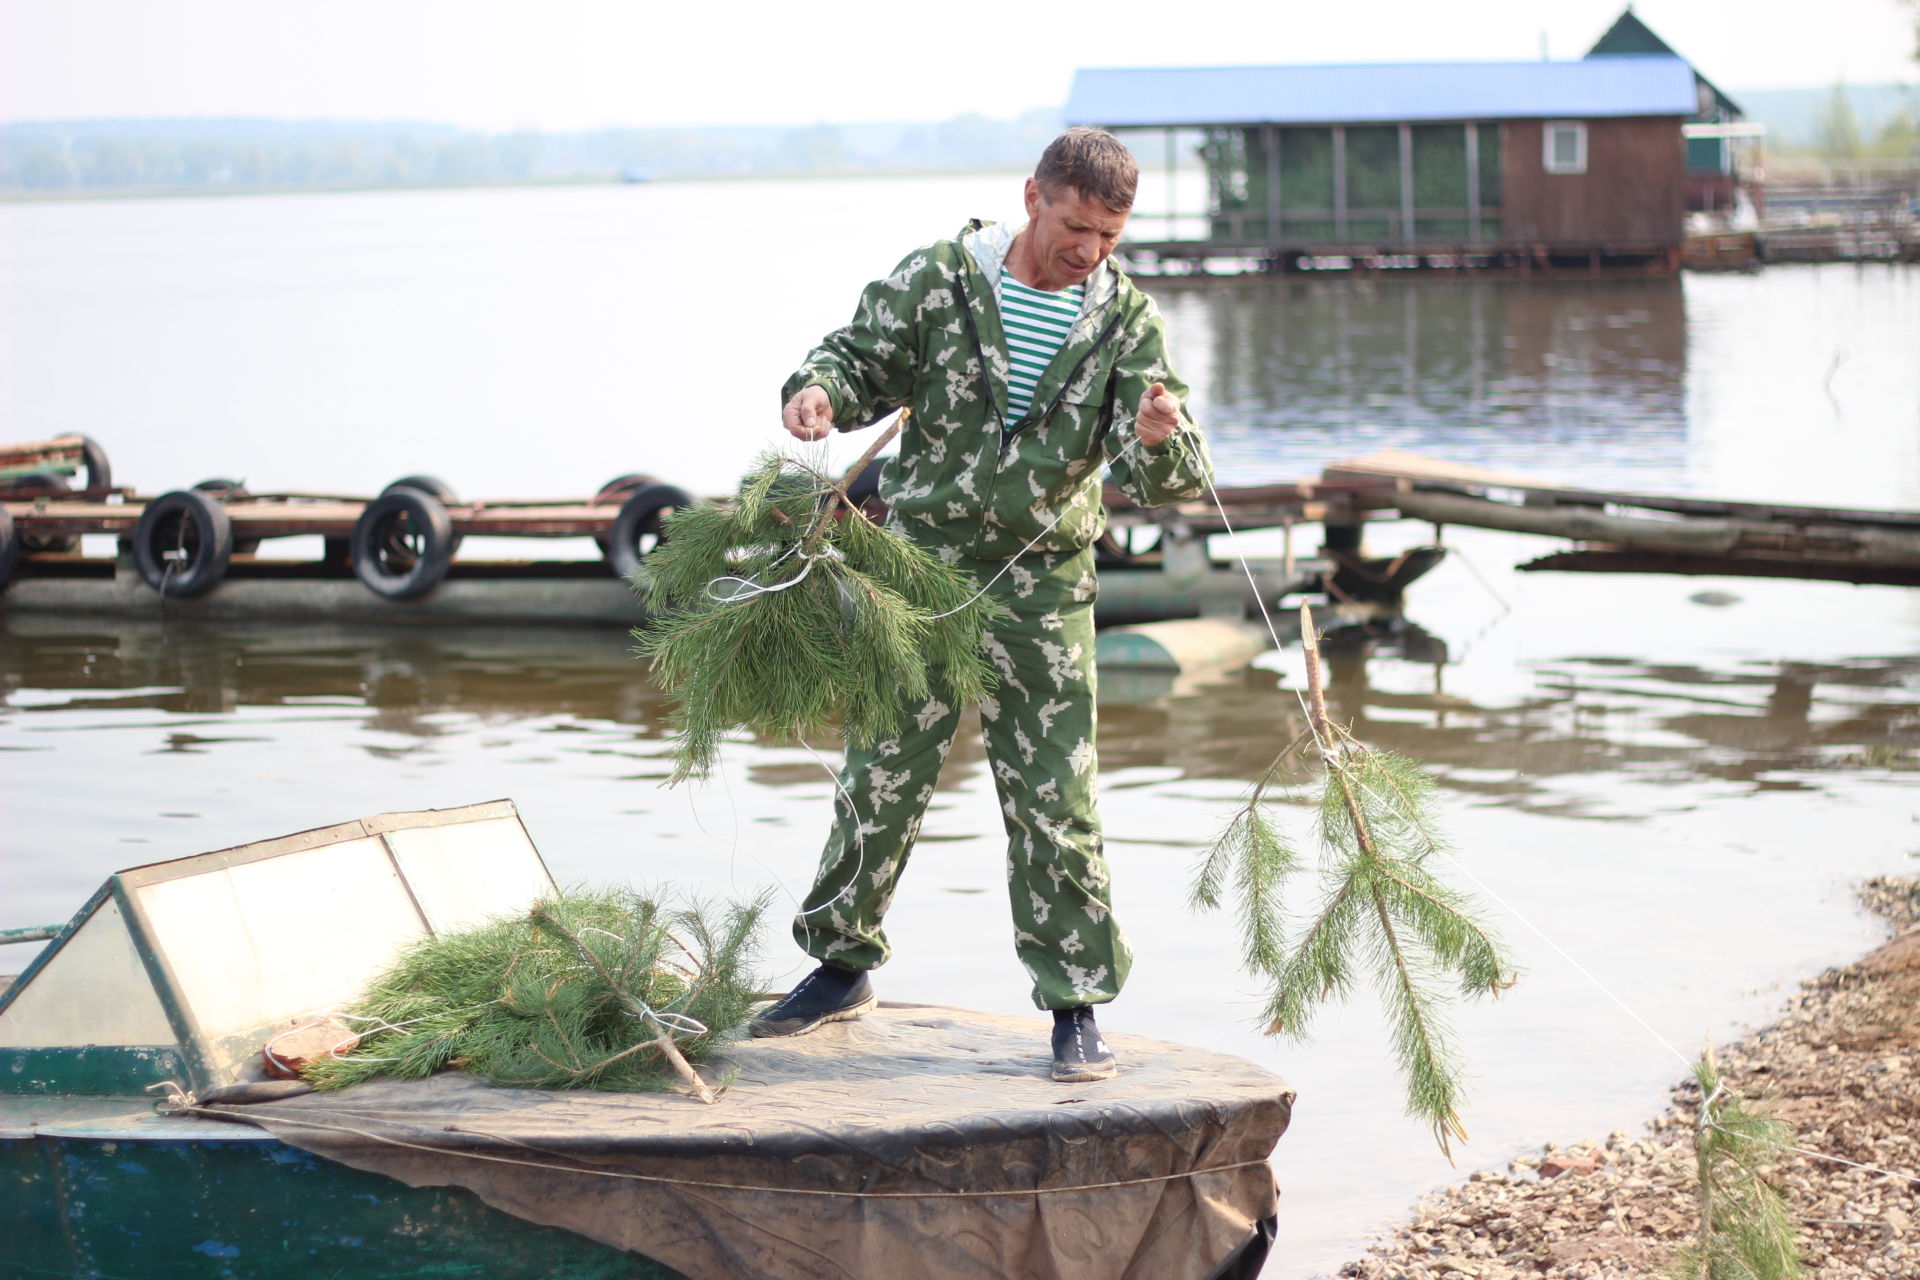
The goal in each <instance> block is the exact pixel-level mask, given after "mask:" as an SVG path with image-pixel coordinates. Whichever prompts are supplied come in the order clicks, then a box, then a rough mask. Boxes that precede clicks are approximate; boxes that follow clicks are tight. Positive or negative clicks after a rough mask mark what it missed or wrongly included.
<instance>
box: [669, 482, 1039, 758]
mask: <svg viewBox="0 0 1920 1280" xmlns="http://www.w3.org/2000/svg"><path fill="white" fill-rule="evenodd" d="M844 497H845V495H844V491H843V490H842V489H841V488H840V487H839V486H838V485H837V484H836V483H835V482H833V481H832V480H830V479H827V478H825V477H822V476H820V475H818V474H816V473H813V472H810V471H807V470H805V469H804V468H800V467H799V466H798V465H797V464H795V463H793V462H792V461H791V460H788V459H782V458H780V457H777V456H771V455H770V456H767V457H765V458H763V459H762V460H761V461H760V462H759V464H758V465H757V466H756V468H755V469H754V470H753V471H752V472H750V473H749V474H748V475H747V477H746V478H745V479H744V480H743V481H742V482H741V485H740V488H739V490H738V492H737V494H736V496H735V498H734V499H733V501H732V502H731V503H727V504H717V503H710V504H706V505H703V506H698V507H692V508H689V509H687V510H684V511H681V512H677V513H675V514H674V515H673V516H672V517H670V518H669V521H668V524H667V526H666V532H667V533H668V534H669V535H670V536H669V537H667V538H666V539H665V540H663V541H662V543H661V544H660V546H659V547H657V548H656V549H655V550H654V551H653V553H652V554H651V555H650V556H649V557H648V573H647V575H646V577H645V581H644V583H643V590H644V591H645V593H646V598H647V604H648V608H649V611H650V613H651V614H652V618H651V620H650V621H649V622H648V624H647V625H646V626H644V627H641V628H640V629H638V630H636V631H635V632H634V633H633V634H634V638H635V639H636V640H637V641H638V646H637V648H636V652H637V653H638V654H639V655H640V656H642V657H644V658H646V659H648V660H649V661H650V662H651V663H652V666H653V674H654V678H655V680H656V682H657V683H659V685H660V686H661V687H662V688H663V689H664V690H665V691H666V692H667V693H668V694H669V695H670V696H671V697H672V698H673V700H674V702H675V703H676V708H675V710H674V712H673V714H672V716H671V718H670V726H671V729H672V733H673V738H674V746H675V768H674V771H673V774H672V776H671V778H670V779H669V781H670V782H679V781H681V780H683V779H685V778H687V777H690V776H693V775H695V774H702V773H705V772H707V771H708V770H710V769H711V768H712V766H713V764H714V762H715V760H716V758H717V755H718V751H719V746H720V743H721V742H722V741H723V740H724V739H725V738H726V736H727V735H729V734H731V733H734V732H737V731H740V730H746V731H749V732H752V733H757V734H761V735H765V736H770V737H785V736H789V735H791V736H798V737H802V738H809V737H813V736H816V735H821V734H825V733H829V732H832V731H833V730H834V729H836V728H837V729H838V730H839V731H840V732H841V734H842V735H843V736H844V737H845V738H846V739H847V741H848V742H850V743H852V744H855V745H862V746H865V745H871V744H872V743H874V742H876V741H879V740H880V739H882V738H884V737H886V736H887V735H889V734H892V733H895V732H897V731H898V730H899V728H900V724H901V716H902V710H901V709H902V707H903V706H904V705H908V704H910V703H912V702H914V701H918V700H923V699H925V698H926V697H927V696H929V693H930V691H931V689H932V687H933V683H932V681H933V678H934V676H935V674H936V673H937V675H938V676H939V678H940V679H941V680H942V681H943V683H944V685H945V687H946V688H947V689H948V690H950V691H951V693H952V695H953V696H954V697H955V698H957V699H960V700H962V701H976V700H978V698H979V697H980V696H982V695H983V694H985V693H987V692H989V691H990V690H991V689H992V688H993V687H994V684H995V682H996V674H995V672H994V670H993V668H992V667H991V665H990V664H989V663H988V662H987V660H986V656H985V654H984V653H983V652H982V651H981V646H980V634H981V631H982V630H983V629H984V627H985V626H986V625H987V623H988V622H989V621H990V620H991V619H993V618H995V617H998V616H1001V615H1002V614H1003V613H1004V609H1003V608H1002V607H1001V606H1000V605H999V604H997V603H996V602H994V601H991V600H990V599H988V598H987V597H986V596H985V594H984V593H983V592H982V591H981V589H980V587H979V585H978V584H977V583H975V582H974V581H973V580H972V579H971V578H969V577H967V576H965V575H963V574H961V573H959V572H958V571H956V570H954V569H953V568H951V567H950V566H948V565H946V564H944V563H942V562H941V560H940V559H939V557H937V556H935V555H933V554H932V553H930V552H928V551H926V550H925V549H924V548H922V547H919V546H917V545H915V544H913V543H912V542H910V541H908V540H907V539H906V538H904V537H901V536H899V535H898V534H895V533H892V532H889V531H887V530H884V529H881V528H879V527H878V526H877V525H875V524H874V523H873V522H872V521H871V520H869V519H868V518H867V516H866V515H865V514H864V513H863V512H861V511H859V510H858V509H857V508H852V507H848V508H847V509H846V510H845V511H842V510H841V509H840V508H841V506H842V504H843V502H844Z"/></svg>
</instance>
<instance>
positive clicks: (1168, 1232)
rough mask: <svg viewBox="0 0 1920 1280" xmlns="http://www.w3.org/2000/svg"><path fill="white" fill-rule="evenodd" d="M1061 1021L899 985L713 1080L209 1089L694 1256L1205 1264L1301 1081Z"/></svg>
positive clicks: (617, 1234)
mask: <svg viewBox="0 0 1920 1280" xmlns="http://www.w3.org/2000/svg"><path fill="white" fill-rule="evenodd" d="M1048 1031H1049V1027H1048V1024H1046V1023H1044V1022H1041V1021H1038V1020H1035V1019H1032V1018H1010V1017H1001V1016H997V1015H991V1014H981V1013H973V1012H969V1011H965V1010H959V1009H948V1008H940V1007H934V1006H915V1005H882V1006H881V1008H880V1009H879V1010H878V1011H876V1012H875V1013H873V1014H871V1015H869V1016H868V1017H866V1018H864V1019H862V1020H860V1021H858V1022H846V1023H837V1024H831V1025H829V1026H826V1027H823V1028H821V1029H820V1030H818V1031H816V1032H814V1033H813V1034H811V1035H807V1036H800V1037H796V1038H793V1039H786V1040H759V1041H749V1042H746V1043H743V1044H740V1045H737V1046H734V1047H733V1048H732V1049H731V1050H730V1051H729V1053H728V1062H727V1064H726V1066H725V1067H723V1070H724V1069H727V1068H731V1069H733V1070H736V1071H737V1072H738V1074H737V1076H735V1077H734V1079H733V1081H732V1083H731V1085H730V1086H729V1087H728V1088H727V1089H726V1091H725V1092H724V1093H723V1094H722V1095H721V1097H720V1099H719V1101H718V1102H716V1103H713V1104H710V1105H709V1104H703V1103H700V1102H696V1101H694V1100H693V1099H691V1098H688V1097H686V1096H683V1095H680V1094H630V1093H628V1094H620V1093H594V1092H585V1091H543V1090H531V1089H499V1088H492V1087H489V1086H487V1085H485V1084H482V1083H480V1082H479V1081H477V1080H474V1079H472V1078H469V1077H467V1076H464V1075H462V1074H460V1073H458V1072H443V1073H441V1074H440V1075H438V1076H435V1077H433V1078H432V1079H430V1080H425V1081H395V1080H375V1081H370V1082H367V1083H364V1084H360V1085H356V1086H354V1087H352V1088H350V1089H346V1090H342V1091H340V1092H337V1093H310V1094H307V1095H305V1096H303V1097H297V1098H293V1099H291V1100H288V1101H281V1102H273V1103H261V1104H256V1105H251V1106H237V1105H236V1106H228V1105H216V1106H209V1107H207V1108H205V1110H204V1111H203V1114H205V1113H208V1112H217V1113H219V1114H221V1115H222V1116H231V1117H232V1118H236V1119H240V1118H244V1119H246V1120H249V1121H251V1122H253V1123H255V1124H258V1125H261V1126H263V1127H265V1128H266V1129H268V1130H269V1131H271V1132H272V1133H273V1135H274V1136H275V1137H277V1138H279V1139H280V1140H282V1141H284V1142H286V1143H288V1144H290V1145H292V1146H295V1147H300V1148H302V1149H304V1150H307V1151H311V1152H314V1153H316V1154H318V1155H322V1156H325V1157H327V1158H329V1159H332V1160H337V1161H339V1162H341V1163H343V1164H347V1165H351V1166H353V1167H354V1168H357V1169H365V1170H370V1171H373V1172H376V1173H382V1174H386V1175H388V1176H390V1177H393V1178H397V1179H399V1180H400V1181H402V1182H405V1183H407V1184H409V1185H411V1186H447V1185H452V1186H460V1187H466V1188H468V1189H469V1190H471V1191H473V1192H474V1193H475V1194H477V1195H478V1196H480V1197H481V1199H483V1200H485V1201H486V1202H487V1203H488V1204H490V1205H492V1206H494V1207H495V1208H497V1209H501V1210H504V1211H505V1212H507V1213H512V1214H516V1215H518V1216H519V1217H522V1218H525V1219H528V1220H530V1221H533V1222H538V1223H543V1224H546V1225H549V1226H556V1227H562V1228H565V1229H567V1230H570V1231H575V1232H578V1233H580V1234H581V1235H584V1236H588V1237H590V1238H592V1239H594V1240H597V1241H600V1242H602V1243H604V1244H607V1245H611V1246H613V1247H614V1248H617V1249H627V1250H633V1251H636V1252H639V1253H642V1254H645V1255H647V1256H648V1257H650V1258H653V1259H655V1260H656V1261H659V1262H662V1263H665V1264H666V1265H667V1266H670V1267H672V1268H674V1269H676V1270H678V1271H680V1272H681V1273H683V1274H684V1275H686V1276H688V1277H690V1278H691V1280H795V1278H796V1277H807V1278H809V1280H811V1278H813V1277H822V1278H825V1277H832V1278H834V1280H853V1278H858V1280H900V1278H901V1277H903V1276H914V1277H924V1278H925V1280H987V1278H989V1277H990V1278H992V1280H1119V1278H1122V1277H1124V1278H1126V1280H1181V1278H1183V1277H1191V1278H1192V1280H1203V1278H1204V1277H1206V1276H1208V1275H1209V1274H1210V1273H1212V1272H1213V1271H1214V1269H1215V1268H1216V1267H1217V1266H1218V1265H1219V1264H1220V1263H1221V1262H1222V1261H1223V1260H1224V1259H1226V1258H1227V1257H1228V1256H1229V1255H1231V1254H1232V1253H1233V1252H1234V1250H1235V1249H1236V1248H1237V1247H1239V1246H1240V1245H1241V1244H1242V1242H1243V1241H1245V1240H1246V1239H1247V1238H1248V1237H1249V1235H1250V1233H1251V1232H1252V1231H1253V1230H1254V1227H1255V1225H1256V1224H1257V1223H1259V1222H1260V1221H1261V1220H1262V1219H1265V1218H1268V1217H1270V1216H1271V1215H1272V1214H1273V1213H1274V1210H1275V1201H1276V1195H1277V1192H1276V1189H1275V1185H1274V1178H1273V1172H1272V1169H1271V1167H1270V1166H1269V1165H1268V1163H1267V1157H1268V1155H1269V1154H1270V1153H1271V1152H1272V1150H1273V1147H1274V1144H1275V1143H1276V1142H1277V1141H1278V1140H1279V1138H1280V1135H1281V1134H1282V1133H1283V1132H1284V1131H1285V1130H1286V1127H1287V1122H1288V1119H1289V1117H1290V1114H1291V1110H1292V1104H1293V1091H1292V1090H1291V1089H1289V1088H1288V1087H1287V1085H1286V1083H1285V1081H1283V1080H1281V1079H1280V1078H1279V1077H1277V1076H1275V1075H1273V1074H1272V1073H1270V1072H1268V1071H1265V1070H1263V1069H1262V1068H1260V1067H1257V1066H1255V1065H1254V1064H1252V1063H1250V1062H1247V1061H1244V1060H1242V1059H1239V1058H1234V1057H1229V1056H1227V1055H1224V1054H1218V1053H1212V1052H1209V1051H1206V1050H1203V1049H1197V1048H1193V1047H1190V1046H1186V1045H1179V1044H1169V1043H1165V1042H1162V1041H1155V1040H1147V1039H1142V1038H1140V1037H1135V1036H1127V1035H1114V1034H1112V1033H1108V1034H1107V1039H1108V1042H1109V1043H1110V1044H1111V1045H1112V1047H1113V1050H1114V1052H1115V1054H1116V1055H1117V1056H1118V1058H1119V1061H1120V1064H1121V1071H1120V1075H1119V1076H1118V1077H1117V1078H1116V1079H1112V1080H1105V1081H1101V1082H1099V1083H1095V1084H1071V1085H1063V1084H1056V1083H1054V1082H1053V1081H1052V1080H1051V1079H1050V1078H1049V1076H1048V1062H1049V1058H1048V1056H1047V1053H1046V1049H1047V1033H1048ZM708 1074H709V1075H712V1074H713V1072H711V1071H709V1072H708Z"/></svg>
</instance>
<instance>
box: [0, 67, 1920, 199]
mask: <svg viewBox="0 0 1920 1280" xmlns="http://www.w3.org/2000/svg"><path fill="white" fill-rule="evenodd" d="M1733 96H1734V98H1735V100H1737V101H1738V102H1739V103H1740V104H1741V105H1742V106H1743V107H1745V108H1746V111H1747V118H1748V119H1750V120H1757V121H1760V122H1762V123H1765V124H1766V125H1767V126H1768V129H1769V134H1768V138H1767V141H1766V144H1765V145H1766V149H1767V150H1768V151H1769V152H1772V153H1775V154H1782V155H1793V154H1798V155H1814V156H1823V157H1828V158H1832V159H1863V158H1872V157H1882V158H1889V159H1905V158H1920V93H1916V91H1915V90H1914V89H1913V88H1910V87H1907V86H1902V85H1873V86H1859V85H1857V86H1835V87H1834V88H1832V89H1772V90H1754V91H1745V92H1742V91H1734V92H1733ZM1059 128H1060V113H1059V111H1058V110H1056V109H1052V108H1046V109H1041V110H1036V111H1029V112H1027V113H1026V114H1025V115H1023V116H1020V117H1019V118H1018V119H1014V120H990V119H988V118H986V117H985V116H979V115H965V116H958V117H955V118H954V119H952V120H945V121H941V122H940V123H937V124H838V125H836V124H817V125H811V126H807V127H804V128H780V127H773V126H714V127H711V128H676V129H602V130H595V131H591V132H586V133H535V132H514V133H485V132H479V131H475V130H470V129H461V128H458V127H455V126H452V125H437V124H419V123H407V122H385V123H343V122H331V121H292V122H290V121H277V120H201V119H187V120H71V121H46V122H36V123H21V124H0V196H4V195H21V194H34V193H44V194H60V193H73V194H80V193H100V194H106V193H118V192H139V191H196V190H216V191H217V190H223V189H224V190H233V191H271V190H295V189H302V188H314V187H392V186H435V185H448V186H458V185H478V184H488V183H516V182H581V181H613V180H617V179H626V180H629V181H636V180H644V179H650V178H713V177H727V176H734V175H749V174H766V175H774V174H797V173H809V174H832V173H861V172H875V171H907V172H911V171H938V170H955V169H999V168H1021V167H1024V166H1027V165H1031V164H1032V163H1033V161H1034V158H1035V157H1036V156H1038V155H1039V153H1040V150H1041V148H1043V147H1044V146H1045V145H1046V144H1047V142H1048V140H1049V139H1051V138H1052V137H1053V136H1054V134H1055V133H1057V132H1058V131H1059ZM1157 160H1158V157H1157V156H1155V157H1152V158H1151V160H1150V162H1152V161H1157Z"/></svg>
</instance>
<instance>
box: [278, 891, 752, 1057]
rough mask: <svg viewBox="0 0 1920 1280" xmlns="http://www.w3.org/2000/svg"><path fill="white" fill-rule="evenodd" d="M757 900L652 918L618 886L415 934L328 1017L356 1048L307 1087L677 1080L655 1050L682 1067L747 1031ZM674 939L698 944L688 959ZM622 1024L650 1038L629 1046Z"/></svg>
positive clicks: (656, 910)
mask: <svg viewBox="0 0 1920 1280" xmlns="http://www.w3.org/2000/svg"><path fill="white" fill-rule="evenodd" d="M767 904H768V899H766V898H765V897H762V898H760V899H758V900H755V901H753V902H750V903H743V904H729V905H728V906H726V907H724V908H715V907H709V906H706V905H704V904H701V903H697V902H696V903H694V904H692V905H690V906H688V907H685V908H683V909H678V910H675V911H663V910H662V909H661V907H660V904H659V903H658V902H656V901H655V900H654V899H652V898H648V897H643V896H641V895H639V894H635V893H632V892H630V891H626V890H603V891H597V892H589V893H569V894H564V895H561V896H559V897H558V898H555V899H552V900H549V901H546V902H543V903H541V904H538V905H537V907H536V908H535V909H534V911H532V912H530V913H528V914H526V915H522V916H516V917H511V918H506V919H501V920H495V921H491V922H488V923H487V924H484V925H481V926H479V927H477V928H474V929H471V930H463V931H461V932H458V933H452V934H446V935H442V936H441V937H438V938H428V939H424V940H422V941H421V942H420V943H419V944H417V945H416V946H414V947H412V948H410V949H409V950H408V951H407V952H406V953H404V954H403V955H402V956H401V957H400V958H399V959H398V960H397V961H396V962H395V964H394V965H393V967H392V968H390V969H389V970H388V971H387V972H386V973H384V974H382V975H380V976H379V977H378V978H376V979H375V980H374V981H373V982H372V983H371V984H370V985H369V987H368V991H367V994H366V996H365V997H364V998H363V999H362V1000H361V1002H360V1003H359V1004H358V1005H356V1006H354V1007H353V1008H352V1009H351V1010H348V1011H347V1012H346V1013H345V1014H343V1015H342V1016H343V1017H345V1018H346V1019H347V1020H348V1021H349V1022H350V1023H351V1024H352V1025H354V1026H356V1027H360V1028H363V1029H364V1030H363V1031H362V1035H361V1040H360V1044H359V1046H358V1047H357V1048H356V1049H355V1050H354V1051H353V1052H352V1053H349V1054H344V1055H341V1056H338V1057H334V1058H324V1059H321V1060H320V1061H318V1062H316V1063H313V1064H311V1065H310V1066H309V1067H308V1068H307V1070H306V1072H305V1074H306V1076H307V1078H308V1079H309V1080H311V1081H312V1082H313V1083H314V1084H315V1085H316V1086H317V1087H320V1088H342V1087H345V1086H347V1085H349V1084H353V1083H355V1082H357V1081H359V1080H364V1079H368V1078H371V1077H373V1076H376V1075H392V1076H397V1077H400V1078H403V1079H417V1078H420V1077H423V1076H426V1075H430V1074H432V1073H433V1072H435V1071H438V1070H441V1069H443V1068H445V1067H449V1066H454V1067H462V1068H464V1069H466V1070H469V1071H472V1072H475V1073H476V1074H478V1075H481V1076H483V1077H485V1078H487V1079H489V1080H491V1081H493V1082H494V1083H497V1084H513V1085H532V1086H542V1087H557V1088H612V1089H658V1088H662V1087H666V1085H667V1083H668V1082H669V1081H671V1080H679V1081H681V1082H682V1083H688V1084H691V1083H692V1082H690V1081H687V1080H686V1075H685V1073H683V1072H681V1071H680V1070H679V1068H678V1067H677V1066H676V1065H674V1064H673V1063H672V1062H671V1057H670V1055H669V1054H668V1052H667V1050H668V1049H672V1050H675V1051H677V1052H678V1053H679V1054H680V1055H681V1056H682V1057H683V1058H684V1059H686V1060H687V1064H686V1065H687V1067H688V1070H689V1071H690V1070H691V1064H692V1063H693V1062H697V1061H699V1060H701V1059H702V1058H704V1057H705V1056H706V1055H708V1054H709V1053H710V1052H711V1051H712V1049H713V1048H714V1047H715V1046H717V1045H718V1044H719V1043H721V1042H722V1041H723V1040H724V1039H725V1038H726V1036H727V1035H728V1034H729V1033H730V1032H731V1031H732V1030H733V1029H734V1028H736V1027H738V1026H740V1025H741V1023H742V1022H744V1021H745V1019H746V1015H747V1013H748V1010H749V1009H750V1007H751V1005H752V1002H753V1000H754V998H755V993H756V992H757V991H758V990H759V988H760V987H761V986H762V985H763V984H761V983H760V982H758V981H757V980H755V979H754V978H753V977H752V976H751V975H750V974H749V973H747V972H746V966H747V965H748V964H749V963H750V962H751V959H752V955H753V952H754V944H755V938H756V935H757V930H758V926H759V921H760V919H761V917H762V916H763V915H764V913H765V911H766V908H767ZM676 933H677V934H681V935H685V936H688V937H692V938H694V939H695V940H696V941H697V942H699V943H700V950H699V953H698V954H693V953H691V952H690V951H689V949H687V948H686V947H685V946H684V945H683V944H681V943H680V942H679V940H678V938H677V937H675V936H674V934H676ZM556 944H559V945H556ZM636 1006H639V1008H638V1010H636ZM648 1011H651V1014H649V1012H648ZM636 1016H638V1017H639V1018H640V1019H641V1022H642V1025H643V1026H644V1027H645V1028H647V1029H648V1030H649V1031H650V1032H651V1033H652V1034H651V1036H650V1037H648V1038H645V1039H643V1040H641V1041H640V1043H639V1044H637V1045H636V1043H635V1035H634V1022H635V1018H636ZM682 1019H684V1020H685V1021H682ZM702 1028H703V1029H702ZM663 1039H665V1040H667V1041H669V1043H667V1044H664V1045H663V1044H662V1043H661V1041H662V1040H663ZM663 1072H665V1073H667V1074H664V1075H663ZM696 1079H697V1076H696ZM703 1087H705V1086H704V1085H703Z"/></svg>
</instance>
